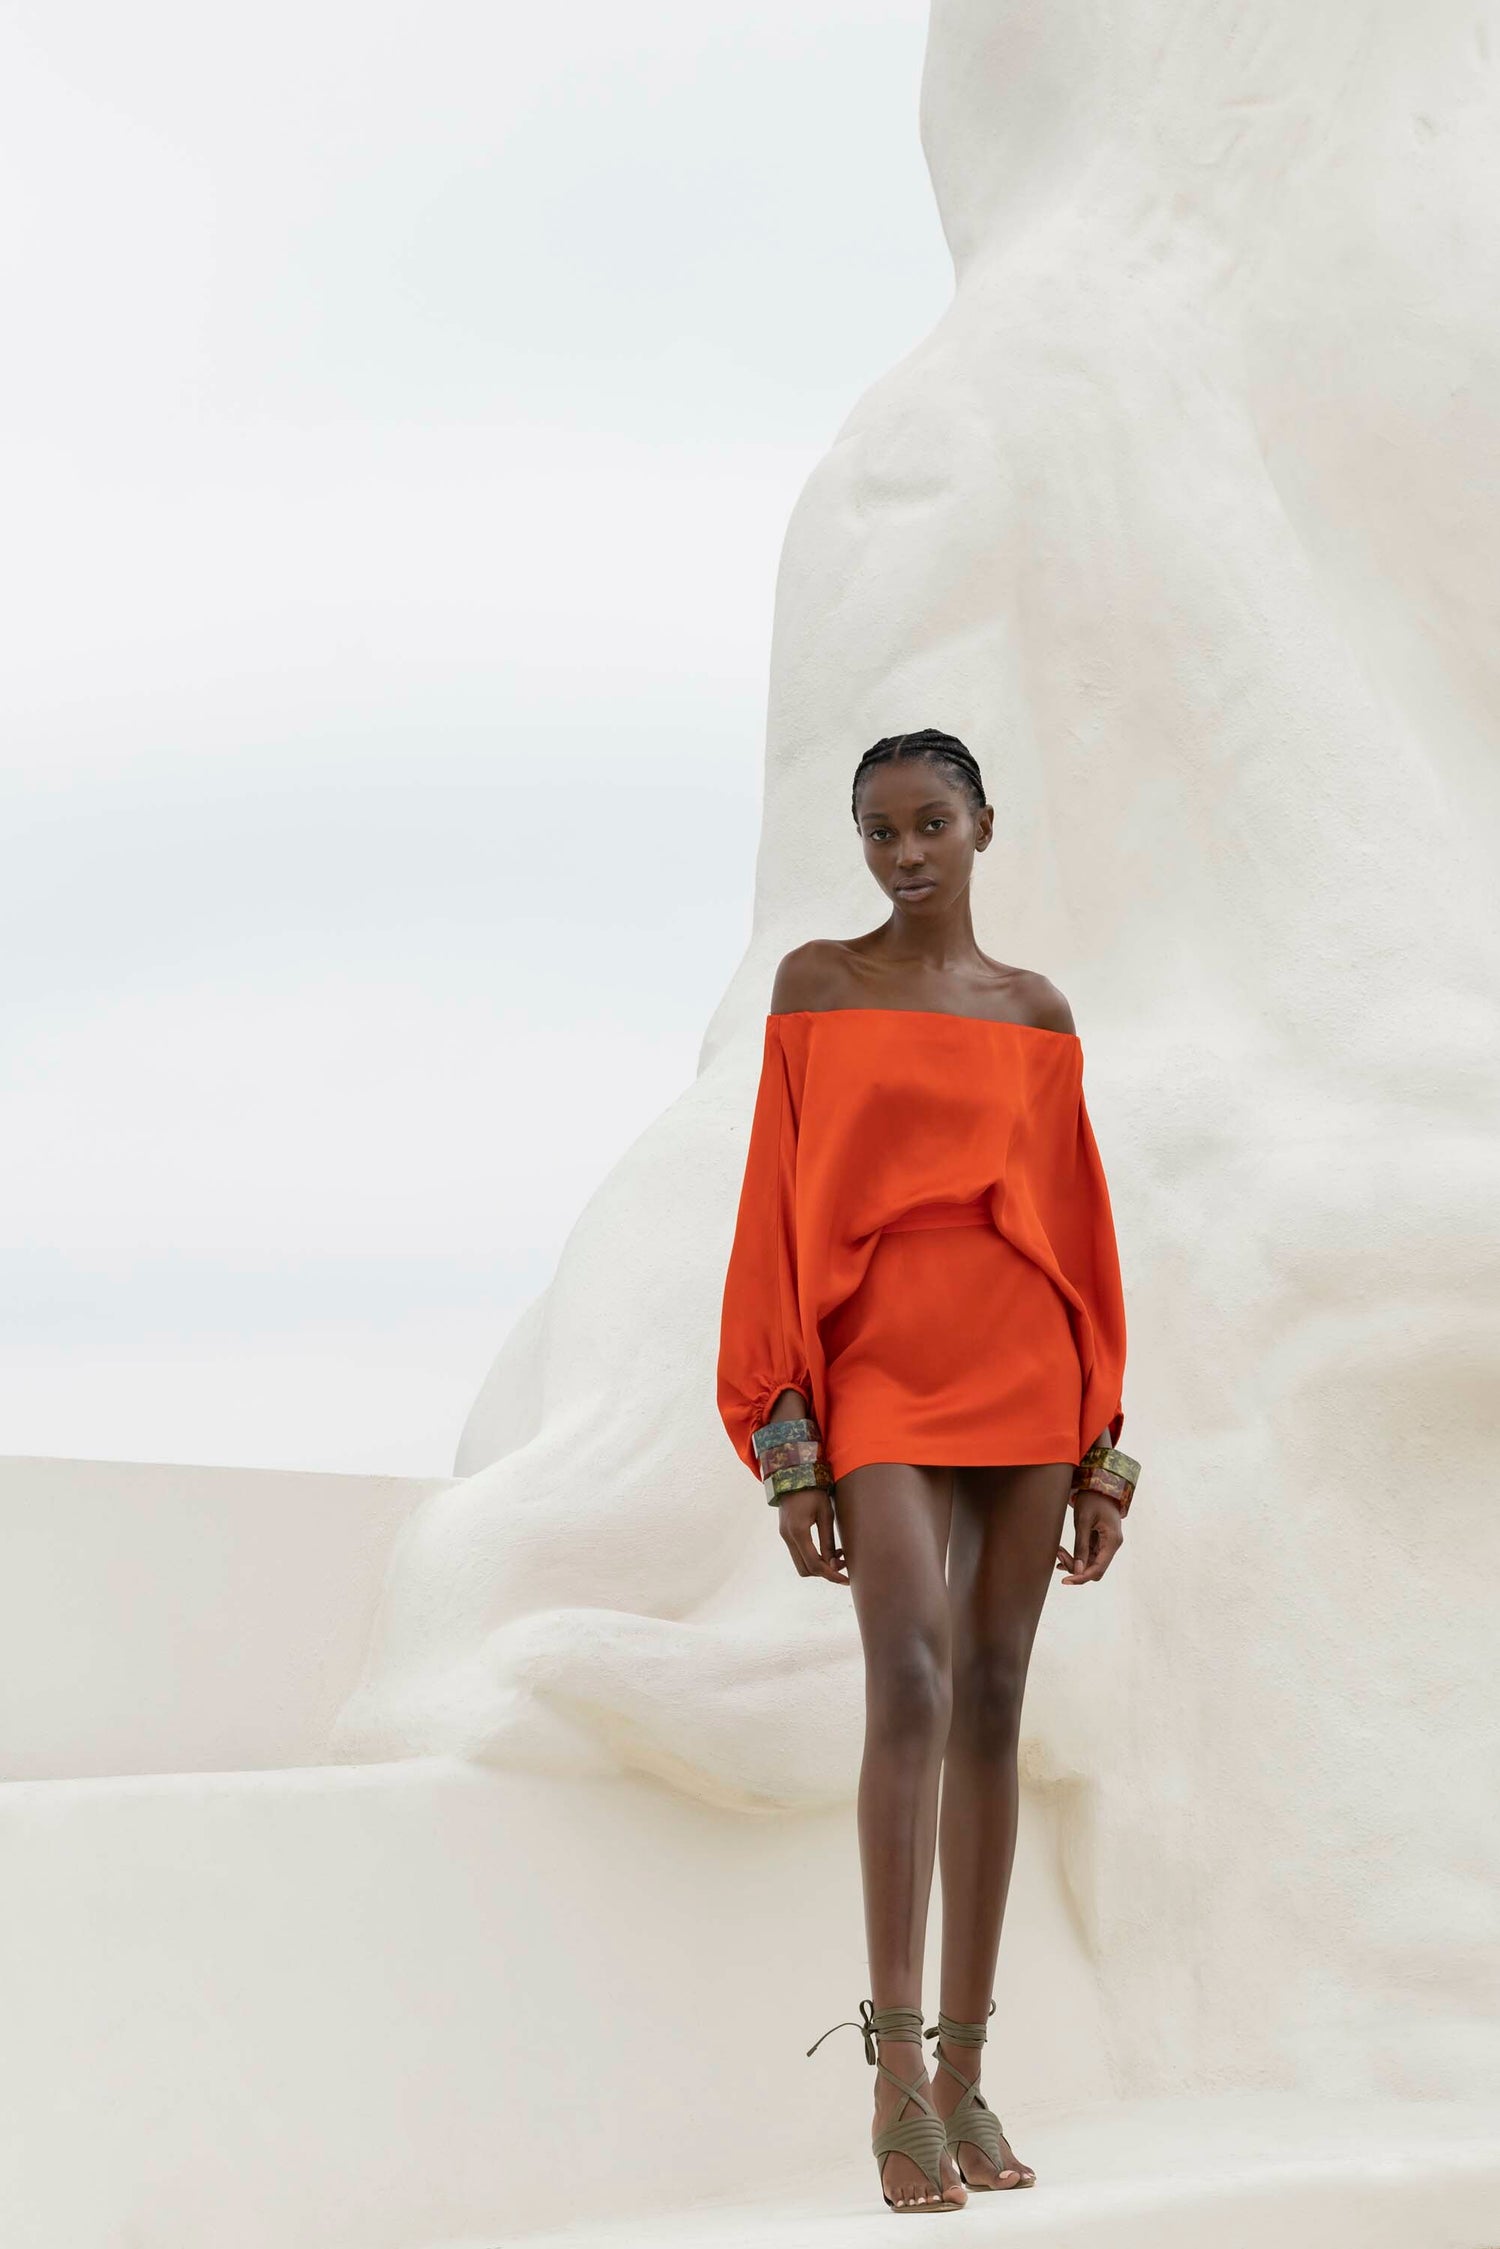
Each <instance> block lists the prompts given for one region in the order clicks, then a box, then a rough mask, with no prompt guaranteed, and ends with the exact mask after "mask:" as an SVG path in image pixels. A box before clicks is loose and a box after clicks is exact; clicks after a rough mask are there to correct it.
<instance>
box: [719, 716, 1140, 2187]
mask: <svg viewBox="0 0 1500 2249" xmlns="http://www.w3.org/2000/svg"><path fill="white" fill-rule="evenodd" d="M852 806H853V813H854V820H855V824H856V826H857V828H858V830H859V834H860V838H861V841H862V843H863V847H864V854H865V862H866V864H867V866H868V867H869V869H870V871H871V873H872V874H873V875H874V877H875V880H876V881H877V882H878V883H879V885H880V887H881V889H882V890H883V891H884V892H885V894H886V896H887V897H888V898H889V899H890V901H891V913H890V916H889V918H888V919H887V920H886V921H884V922H883V923H882V924H881V925H880V927H879V928H878V929H873V930H871V931H869V932H868V933H867V934H866V935H864V936H861V937H855V938H852V939H849V940H848V941H847V942H845V941H839V940H821V939H820V940H815V941H814V942H812V943H810V944H806V945H802V946H799V947H798V948H797V950H796V951H795V952H791V953H788V954H787V956H786V958H785V959H784V960H783V961H782V963H781V965H780V967H779V968H778V970H777V973H776V980H775V985H774V988H773V990H772V995H771V1009H770V1013H769V1014H768V1016H767V1018H766V1025H765V1045H764V1052H763V1057H762V1066H761V1077H760V1085H759V1090H758V1092H757V1095H756V1101H755V1109H754V1115H753V1118H752V1122H751V1131H750V1145H749V1149H748V1153H747V1156H746V1163H745V1175H744V1182H743V1186H742V1189H741V1194H740V1204H739V1213H738V1217H737V1220H736V1225H735V1233H734V1242H733V1247H732V1250H731V1253H730V1260H729V1267H728V1272H727V1275H726V1278H725V1286H724V1304H723V1321H722V1328H721V1334H720V1345H719V1363H718V1403H719V1411H720V1414H721V1416H722V1418H723V1421H724V1426H725V1428H726V1429H727V1431H728V1432H729V1435H730V1438H731V1440H732V1441H733V1443H734V1446H735V1450H736V1451H737V1452H738V1454H739V1455H740V1458H741V1459H742V1460H744V1462H745V1463H746V1465H747V1466H748V1467H749V1468H751V1469H752V1470H753V1471H754V1472H755V1474H756V1475H757V1476H759V1477H760V1478H761V1479H762V1482H763V1485H764V1488H765V1491H766V1496H767V1498H768V1499H769V1500H771V1502H772V1503H773V1504H774V1505H775V1506H776V1508H777V1511H778V1515H779V1519H780V1529H781V1536H782V1538H783V1539H784V1541H785V1542H786V1546H787V1550H788V1552H789V1554H790V1556H791V1560H792V1563H793V1565H794V1567H795V1568H796V1569H797V1570H798V1571H799V1572H800V1573H801V1575H803V1576H804V1577H807V1576H819V1577H826V1578H831V1579H832V1580H833V1581H834V1582H835V1583H836V1584H847V1585H849V1586H850V1587H851V1590H852V1594H853V1599H854V1607H855V1613H856V1615H857V1617H858V1621H859V1630H860V1636H861V1640H862V1643H863V1647H864V1656H865V1689H866V1693H865V1712H866V1717H865V1746H864V1758H863V1763H862V1765H861V1768H860V1781H859V1838H860V1854H861V1864H862V1870H863V1881H864V1903H865V1930H866V1939H867V1945H868V1952H869V1963H870V1980H871V1998H870V1999H869V2000H866V2001H862V2002H861V2006H860V2022H859V2023H858V2024H856V2025H853V2026H852V2027H855V2028H860V2029H862V2030H863V2033H864V2040H865V2053H866V2057H867V2059H868V2060H869V2061H870V2062H871V2063H873V2064H874V2065H875V2066H876V2069H877V2071H878V2074H877V2077H876V2081H875V2086H876V2090H875V2128H874V2133H873V2137H872V2144H873V2147H874V2151H875V2157H876V2161H877V2164H878V2165H879V2167H880V2179H881V2187H882V2191H883V2193H884V2196H885V2200H886V2202H887V2203H888V2204H889V2206H890V2207H891V2208H892V2209H895V2210H898V2211H902V2212H913V2213H915V2212H919V2211H920V2212H926V2213H929V2214H936V2213H938V2212H942V2211H948V2210H954V2209H957V2208H959V2207H960V2206H961V2205H962V2204H963V2203H964V2202H965V2201H966V2200H967V2191H966V2190H967V2189H968V2188H1007V2187H1015V2186H1030V2185H1031V2184H1032V2181H1033V2179H1034V2177H1035V2174H1034V2172H1032V2171H1031V2170H1030V2169H1029V2167H1028V2166H1027V2165H1025V2164H1023V2163H1021V2162H1019V2161H1018V2159H1017V2158H1016V2156H1015V2154H1014V2152H1013V2150H1012V2149H1011V2147H1010V2144H1009V2142H1008V2141H1007V2139H1006V2137H1005V2135H1004V2132H1003V2131H1002V2130H1001V2127H1000V2120H999V2118H998V2116H996V2114H995V2112H994V2110H993V2109H991V2108H990V2107H989V2106H988V2104H987V2103H986V2101H985V2099H984V2096H983V2094H982V2093H981V2092H980V2090H979V2082H978V2081H979V2062H980V2051H981V2048H982V2046H983V2043H984V2040H985V2036H986V2024H987V2021H988V2018H989V2015H990V2013H991V2012H992V2010H993V1999H992V1997H991V1993H992V1991H993V1987H994V1979H995V1965H996V1960H997V1957H998V1953H999V1945H1000V1928H1001V1921H1002V1918H1003V1915H1004V1910H1005V1898H1006V1892H1007V1889H1008V1886H1009V1882H1010V1871H1011V1863H1012V1859H1013V1856H1014V1850H1015V1838H1016V1818H1017V1807H1018V1777H1017V1771H1016V1750H1017V1743H1018V1740H1019V1733H1020V1716H1021V1701H1022V1695H1023V1692H1024V1688H1025V1682H1026V1669H1027V1664H1028V1661H1029V1659H1030V1654H1031V1646H1032V1641H1033V1638H1034V1636H1035V1633H1036V1626H1037V1620H1038V1618H1039V1617H1040V1615H1041V1609H1042V1603H1043V1601H1044V1600H1045V1598H1046V1593H1047V1587H1048V1585H1049V1583H1050V1582H1051V1577H1052V1572H1053V1570H1054V1568H1056V1569H1058V1570H1061V1571H1063V1572H1065V1573H1066V1574H1065V1575H1064V1578H1063V1582H1064V1584H1067V1585H1084V1584H1089V1583H1093V1582H1096V1581H1097V1580H1098V1579H1099V1578H1101V1577H1102V1576H1103V1574H1104V1572H1105V1570H1106V1569H1107V1568H1108V1567H1109V1564H1110V1562H1111V1560H1112V1559H1113V1557H1114V1555H1115V1553H1116V1551H1117V1550H1118V1548H1119V1546H1120V1543H1121V1522H1122V1519H1123V1517H1124V1515H1125V1513H1126V1511H1127V1509H1128V1507H1129V1504H1130V1499H1131V1495H1132V1492H1133V1489H1134V1484H1135V1479H1136V1477H1137V1475H1138V1473H1139V1469H1138V1465H1137V1463H1136V1462H1135V1461H1133V1460H1131V1459H1129V1457H1128V1456H1127V1455H1126V1454H1124V1453H1122V1452H1119V1451H1117V1450H1115V1449H1114V1448H1115V1446H1116V1445H1117V1443H1118V1439H1119V1436H1120V1433H1121V1427H1122V1424H1123V1420H1124V1413H1123V1408H1122V1405H1121V1381H1122V1376H1123V1371H1124V1363H1125V1318H1124V1307H1123V1302H1122V1297H1121V1289H1120V1274H1119V1264H1118V1259H1117V1256H1116V1250H1115V1237H1114V1227H1113V1222H1112V1218H1111V1214H1110V1205H1109V1195H1108V1190H1107V1188H1106V1185H1105V1180H1104V1173H1103V1169H1102V1167H1101V1165H1100V1161H1099V1154H1098V1150H1097V1148H1096V1146H1095V1143H1094V1136H1093V1131H1092V1128H1091V1126H1090V1123H1089V1118H1088V1112H1087V1109H1086V1107H1085V1104H1084V1099H1083V1085H1082V1069H1083V1058H1082V1051H1081V1048H1080V1045H1079V1041H1078V1037H1077V1034H1076V1032H1075V1030H1074V1026H1073V1018H1072V1015H1071V1013H1070V1011H1069V1008H1068V1003H1067V1001H1066V1000H1065V999H1064V998H1063V996H1062V994H1061V992H1059V991H1058V990H1057V988H1056V986H1055V985H1053V984H1051V983H1049V982H1048V980H1047V978H1046V977H1045V976H1041V975H1038V974H1036V973H1035V972H1033V971H1030V970H1026V969H1019V968H1008V967H1006V966H1005V965H1004V964H1003V963H1001V962H999V961H993V960H991V959H989V957H988V956H987V955H986V954H984V953H982V952H981V951H980V950H979V947H978V945H977V944H976V942H975V939H974V928H973V922H972V919H971V916H970V910H969V887H970V879H971V877H972V874H973V868H974V857H975V854H976V852H980V851H984V850H986V849H987V848H988V846H989V842H990V838H991V835H992V833H993V829H994V811H993V808H992V807H991V806H990V805H989V804H988V803H987V802H986V801H985V793H984V783H983V781H982V779H981V777H980V772H979V768H978V765H977V764H976V762H975V760H974V758H973V756H972V754H971V753H970V752H969V750H968V749H966V748H965V746H964V744H963V743H962V742H960V741H958V740H957V739H956V738H955V737H954V736H952V735H949V734H939V733H935V732H933V731H931V730H930V729H928V730H924V731H922V732H921V733H916V734H903V735H892V736H890V737H888V738H887V739H886V740H884V741H881V742H877V743H876V744H875V746H874V747H873V748H872V749H870V750H867V751H866V753H865V755H864V757H863V758H862V759H861V761H860V764H859V767H858V770H857V771H856V774H855V777H854V787H853V795H852ZM1070 1499H1071V1501H1072V1505H1073V1547H1072V1550H1071V1552H1070V1551H1069V1549H1068V1548H1067V1547H1066V1546H1064V1545H1062V1544H1061V1538H1062V1532H1063V1527H1064V1523H1065V1520H1066V1512H1067V1508H1068V1504H1069V1501H1070ZM940 1781H941V1791H940ZM940 1794H941V1814H940V1812H939V1799H940ZM935 1856H936V1857H937V1859H938V1861H939V1863H940V1867H941V1875H942V1897H943V1943H942V1991H941V2006H940V2013H939V2017H938V2022H937V2024H936V2025H934V2026H933V2027H932V2028H931V2029H929V2030H928V2032H927V2036H928V2037H936V2038H937V2040H938V2043H937V2046H936V2048H935V2058H936V2062H937V2075H936V2078H935V2079H929V2077H928V2075H927V2070H926V2066H925V2060H924V2056H923V2052H922V2045H921V2039H922V2035H923V2026H922V2014H921V2001H922V1989H921V1986H922V1958H923V1951H924V1940H925V1934H926V1924H927V1910H928V1900H929V1895H930V1891H931V1886H932V1869H933V1862H934V1857H935ZM835 2027H837V2028H843V2027H846V2026H844V2025H837V2026H835ZM824 2035H825V2036H826V2035H827V2033H826V2032H825V2034H824ZM818 2043H821V2041H819V2042H818ZM812 2050H813V2049H812V2048H809V2052H811V2051H812Z"/></svg>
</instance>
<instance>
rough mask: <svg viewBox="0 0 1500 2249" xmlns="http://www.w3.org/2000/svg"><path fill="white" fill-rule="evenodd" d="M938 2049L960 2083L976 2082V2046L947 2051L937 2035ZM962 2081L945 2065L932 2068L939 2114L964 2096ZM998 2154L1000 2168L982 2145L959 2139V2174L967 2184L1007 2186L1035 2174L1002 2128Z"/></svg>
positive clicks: (1026, 2184)
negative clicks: (1017, 2152) (960, 2169)
mask: <svg viewBox="0 0 1500 2249" xmlns="http://www.w3.org/2000/svg"><path fill="white" fill-rule="evenodd" d="M938 2052H939V2053H940V2054H942V2056H943V2059H944V2061H945V2062H947V2063H948V2064H949V2065H950V2066H951V2068H953V2069H956V2070H957V2071H958V2072H959V2074H960V2076H962V2078H963V2080H964V2085H973V2084H975V2083H977V2082H978V2078H979V2072H978V2070H977V2069H976V2068H975V2066H974V2056H975V2053H976V2048H974V2047H973V2046H960V2047H959V2049H958V2051H957V2053H956V2054H950V2053H948V2052H947V2050H946V2049H945V2047H944V2045H943V2042H942V2040H941V2039H939V2040H938ZM964 2085H960V2084H959V2082H958V2078H956V2077H950V2076H949V2074H948V2071H947V2070H946V2069H940V2070H938V2071H937V2072H936V2074H935V2076H934V2078H933V2086H932V2105H933V2107H934V2108H935V2109H936V2110H937V2112H938V2115H939V2116H941V2117H945V2118H946V2117H949V2116H951V2115H952V2114H953V2111H954V2110H955V2109H956V2108H957V2106H958V2104H959V2102H960V2101H961V2100H962V2099H963V2097H964ZM1000 2155H1001V2161H1002V2163H1003V2165H1004V2168H1003V2169H1001V2168H999V2167H998V2166H997V2165H995V2164H993V2163H992V2162H991V2161H990V2159H989V2157H988V2156H987V2155H986V2154H985V2152H984V2149H983V2148H982V2147H976V2146H975V2144H974V2142H973V2141H972V2140H960V2141H959V2143H958V2157H959V2161H960V2163H961V2164H962V2165H963V2176H964V2177H965V2178H966V2179H967V2180H968V2182H969V2184H970V2186H975V2187H993V2188H997V2189H998V2188H1005V2189H1009V2188H1011V2187H1029V2186H1030V2185H1032V2183H1033V2182H1034V2180H1035V2178H1036V2173H1035V2171H1033V2170H1032V2168H1031V2166H1030V2165H1029V2164H1027V2163H1022V2162H1021V2161H1020V2159H1019V2158H1018V2156H1017V2154H1016V2151H1015V2149H1014V2148H1013V2147H1012V2146H1011V2144H1010V2142H1009V2140H1008V2139H1007V2138H1006V2137H1005V2134H1004V2132H1003V2131H1002V2132H1001V2134H1000Z"/></svg>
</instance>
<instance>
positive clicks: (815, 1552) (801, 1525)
mask: <svg viewBox="0 0 1500 2249" xmlns="http://www.w3.org/2000/svg"><path fill="white" fill-rule="evenodd" d="M776 1512H777V1514H778V1515H779V1516H780V1517H781V1535H782V1538H783V1539H784V1540H785V1542H786V1546H787V1550H788V1552H789V1553H790V1555H791V1557H792V1563H793V1567H794V1568H795V1569H796V1572H797V1575H798V1576H799V1577H826V1578H828V1579H830V1580H831V1582H832V1583H833V1584H834V1585H847V1584H848V1583H849V1571H848V1568H847V1566H846V1564H845V1561H844V1550H843V1548H842V1547H841V1546H840V1545H838V1543H837V1541H836V1534H835V1532H834V1527H833V1494H832V1493H831V1492H830V1491H829V1489H828V1486H827V1485H826V1484H808V1485H807V1486H806V1487H805V1488H804V1489H803V1490H802V1491H799V1492H788V1493H787V1495H786V1498H785V1499H783V1500H780V1501H778V1503H777V1507H776ZM814 1530H816V1532H817V1534H818V1538H817V1544H816V1545H814V1543H813V1532H814Z"/></svg>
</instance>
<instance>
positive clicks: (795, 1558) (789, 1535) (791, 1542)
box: [781, 1524, 807, 1577]
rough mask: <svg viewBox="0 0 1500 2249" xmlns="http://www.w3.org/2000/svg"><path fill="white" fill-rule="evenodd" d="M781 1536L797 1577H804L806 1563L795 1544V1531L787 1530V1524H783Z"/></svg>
mask: <svg viewBox="0 0 1500 2249" xmlns="http://www.w3.org/2000/svg"><path fill="white" fill-rule="evenodd" d="M781 1538H782V1543H783V1545H784V1546H785V1547H786V1550H787V1552H788V1554H790V1555H791V1557H792V1566H793V1568H794V1569H795V1570H796V1572H797V1575H798V1577H806V1575H807V1564H806V1562H805V1561H804V1560H803V1558H802V1551H801V1548H800V1547H799V1546H798V1544H797V1537H796V1533H795V1532H794V1531H791V1530H789V1529H788V1528H787V1526H786V1525H785V1524H783V1525H782V1530H781Z"/></svg>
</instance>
